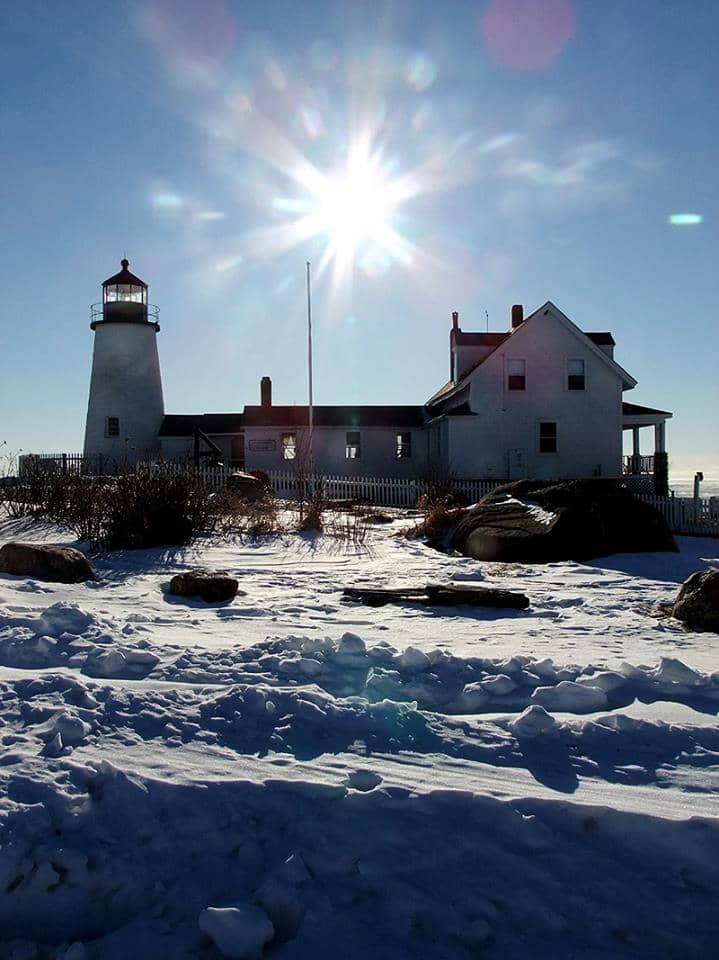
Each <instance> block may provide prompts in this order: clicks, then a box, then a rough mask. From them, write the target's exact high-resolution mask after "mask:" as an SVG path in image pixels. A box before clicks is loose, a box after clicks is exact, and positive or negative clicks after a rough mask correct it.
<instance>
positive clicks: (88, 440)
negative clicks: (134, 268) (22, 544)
mask: <svg viewBox="0 0 719 960" xmlns="http://www.w3.org/2000/svg"><path fill="white" fill-rule="evenodd" d="M121 266H122V270H120V272H119V273H116V274H115V275H114V276H112V277H109V279H107V280H105V282H104V283H103V285H102V302H101V303H95V304H93V305H92V307H91V315H90V327H91V329H92V330H93V331H94V334H95V343H94V348H93V355H92V375H91V378H90V398H89V401H88V405H87V420H86V423H85V449H84V453H85V457H86V458H91V462H92V460H94V461H95V462H94V464H93V466H92V467H91V469H93V470H99V471H100V472H102V471H103V470H112V469H114V468H115V467H121V466H124V465H132V464H134V463H137V462H138V461H139V460H144V459H147V458H148V457H152V456H153V455H155V454H157V453H158V452H159V441H158V433H159V430H160V426H161V424H162V418H163V416H164V414H165V406H164V402H163V398H162V378H161V375H160V359H159V356H158V353H157V334H158V332H159V330H160V324H159V322H158V318H159V310H158V308H157V307H155V306H153V305H152V304H149V303H148V302H147V284H146V283H145V282H144V280H140V278H139V277H136V276H135V275H134V274H132V273H130V270H129V266H130V264H129V262H128V261H127V260H122V261H121Z"/></svg>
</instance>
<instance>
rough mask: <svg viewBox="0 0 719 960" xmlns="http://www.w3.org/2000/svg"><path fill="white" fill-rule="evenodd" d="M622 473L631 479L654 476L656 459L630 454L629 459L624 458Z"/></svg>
mask: <svg viewBox="0 0 719 960" xmlns="http://www.w3.org/2000/svg"><path fill="white" fill-rule="evenodd" d="M622 472H623V473H624V476H630V477H636V476H647V475H652V474H653V473H654V457H653V456H644V455H643V454H638V453H633V454H630V455H629V456H628V457H624V463H623V467H622Z"/></svg>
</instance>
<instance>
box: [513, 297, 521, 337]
mask: <svg viewBox="0 0 719 960" xmlns="http://www.w3.org/2000/svg"><path fill="white" fill-rule="evenodd" d="M523 323H524V307H523V306H522V304H521V303H515V304H514V306H513V307H512V330H516V329H517V327H521V325H522V324H523Z"/></svg>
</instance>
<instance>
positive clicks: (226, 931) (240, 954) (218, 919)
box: [198, 903, 275, 960]
mask: <svg viewBox="0 0 719 960" xmlns="http://www.w3.org/2000/svg"><path fill="white" fill-rule="evenodd" d="M198 923H199V925H200V929H201V930H202V931H203V932H204V933H206V934H207V935H208V936H209V937H211V938H212V940H213V941H214V943H215V946H216V947H217V949H218V950H219V951H220V953H221V954H222V956H223V957H233V958H235V960H259V957H260V956H261V954H262V948H263V947H264V945H265V944H266V943H267V941H268V940H271V939H272V937H273V936H274V932H275V931H274V928H273V926H272V924H271V923H270V920H269V918H268V916H267V914H266V913H265V911H264V910H262V909H260V907H256V906H254V905H253V904H251V903H243V904H240V905H239V906H236V907H207V908H206V909H205V910H203V911H202V913H201V914H200V917H199V920H198Z"/></svg>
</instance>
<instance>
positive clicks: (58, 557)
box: [0, 542, 97, 583]
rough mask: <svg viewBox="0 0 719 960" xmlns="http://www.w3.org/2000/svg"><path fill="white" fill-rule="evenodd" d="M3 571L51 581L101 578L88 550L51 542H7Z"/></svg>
mask: <svg viewBox="0 0 719 960" xmlns="http://www.w3.org/2000/svg"><path fill="white" fill-rule="evenodd" d="M0 573H12V574H15V575H16V576H20V577H32V578H33V579H35V580H46V581H48V582H50V583H82V582H84V581H85V580H97V576H96V574H95V571H94V570H93V569H92V566H91V565H90V562H89V561H88V559H87V557H86V556H85V554H84V553H80V551H79V550H75V549H74V548H73V547H58V546H55V545H54V544H50V543H19V542H15V543H6V544H4V545H3V546H2V547H0Z"/></svg>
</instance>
